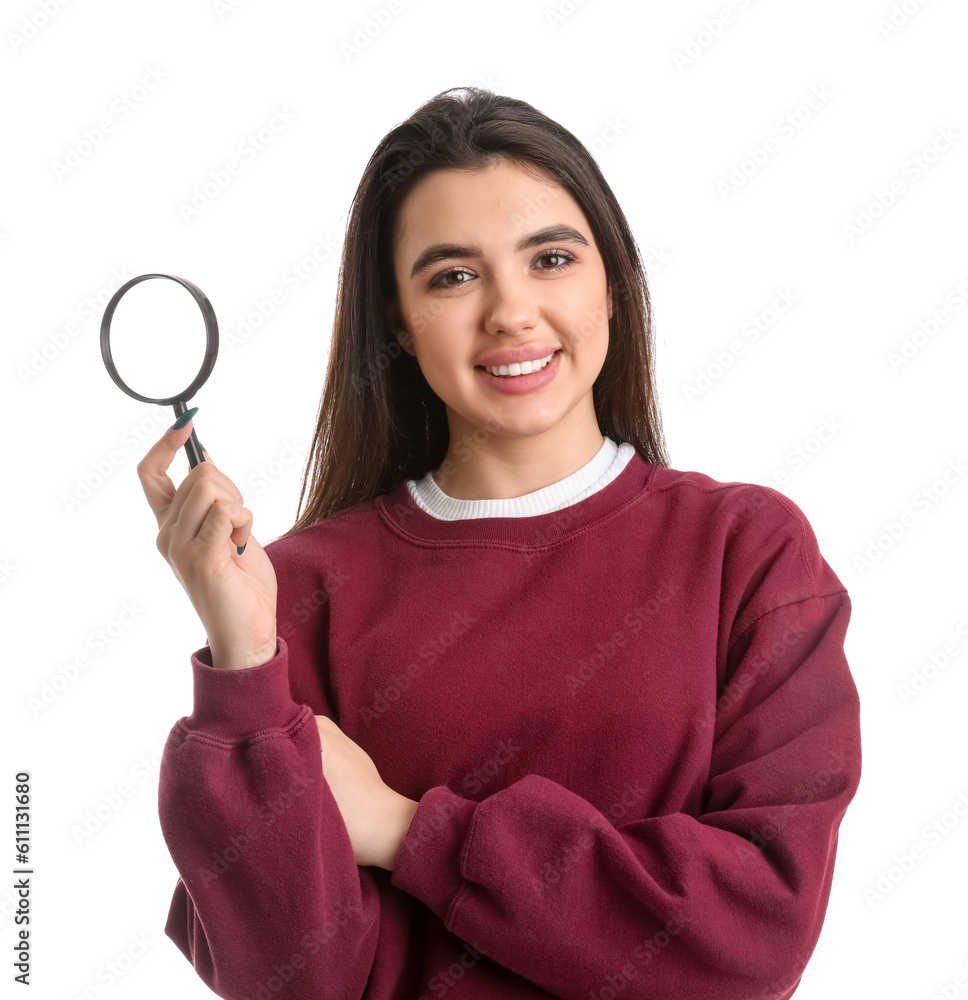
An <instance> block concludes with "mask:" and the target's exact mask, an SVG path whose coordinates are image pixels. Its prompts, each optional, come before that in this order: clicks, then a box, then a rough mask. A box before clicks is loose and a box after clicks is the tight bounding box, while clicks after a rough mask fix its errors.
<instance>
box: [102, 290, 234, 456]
mask: <svg viewBox="0 0 968 1000" xmlns="http://www.w3.org/2000/svg"><path fill="white" fill-rule="evenodd" d="M149 278H160V279H164V280H162V281H148V279H149ZM142 282H147V284H142ZM186 292H187V293H190V295H189V294H186ZM112 324H113V329H112ZM203 332H204V334H205V355H204V358H203V359H202V366H201V368H199V369H198V374H197V375H196V376H195V379H194V381H193V382H192V383H191V384H190V385H189V386H188V388H187V389H182V390H181V391H180V392H179V391H174V392H172V391H170V390H172V389H176V388H177V386H179V385H184V382H179V381H177V380H178V379H180V378H184V375H185V371H186V370H188V371H191V368H190V367H188V365H190V364H192V362H191V360H190V359H191V357H192V355H193V354H194V356H195V357H197V351H198V345H199V342H200V339H201V334H202V333H203ZM112 333H113V334H114V352H113V353H112V350H111V340H110V338H111V334H112ZM149 345H150V346H149ZM217 355H218V322H217V320H216V319H215V310H214V309H213V308H212V303H211V302H209V301H208V299H207V298H206V296H205V293H204V292H203V291H202V290H201V289H200V288H199V287H198V286H197V285H194V284H192V282H190V281H188V280H186V279H185V278H176V277H175V275H173V274H139V275H138V277H137V278H132V279H131V280H130V281H127V282H125V284H123V285H122V286H121V287H120V288H119V289H118V290H117V291H116V292H115V293H114V295H112V296H111V301H110V302H108V304H107V307H106V308H105V310H104V316H103V317H102V318H101V358H102V359H103V361H104V367H105V368H107V370H108V374H109V375H110V376H111V378H112V379H114V382H115V384H116V385H117V386H118V387H119V388H120V389H122V390H123V391H124V392H126V393H127V394H128V395H129V396H133V397H134V398H135V399H140V400H141V401H142V402H143V403H157V404H158V405H159V406H173V407H174V409H175V418H176V419H177V418H178V417H180V416H181V415H182V414H183V413H185V412H186V411H187V409H188V406H187V405H186V404H187V402H188V401H189V400H190V399H191V398H192V396H194V395H195V393H196V392H197V391H198V390H199V389H200V388H201V387H202V386H203V385H204V384H205V382H206V380H207V379H208V377H209V375H211V373H212V368H213V367H214V366H215V358H216V356H217ZM115 356H117V358H118V360H119V361H120V363H121V367H122V369H124V371H125V372H127V373H128V378H129V379H133V380H134V381H135V382H136V383H137V384H138V385H140V386H141V387H142V388H144V389H146V390H147V391H150V392H153V393H155V394H156V395H151V396H148V395H142V394H141V393H140V392H135V391H134V389H132V388H131V387H130V386H129V385H128V384H127V383H126V382H125V381H124V380H123V379H122V378H121V376H120V375H119V374H118V369H117V368H116V367H115ZM185 452H186V453H187V454H188V465H189V468H190V469H194V468H195V466H196V465H198V463H199V462H204V461H205V459H204V458H203V457H202V449H201V448H200V447H199V445H198V438H196V437H195V428H194V426H193V427H192V433H191V435H190V436H189V438H188V440H187V441H186V442H185Z"/></svg>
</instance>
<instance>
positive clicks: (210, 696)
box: [184, 636, 301, 739]
mask: <svg viewBox="0 0 968 1000" xmlns="http://www.w3.org/2000/svg"><path fill="white" fill-rule="evenodd" d="M276 643H277V644H278V649H277V651H276V655H275V656H274V657H273V658H272V659H271V660H267V661H266V662H265V663H260V664H259V665H258V666H255V667H245V668H243V669H241V670H229V669H222V668H219V667H213V666H212V651H211V649H210V647H209V646H207V645H205V646H202V647H201V649H196V650H195V652H194V653H192V674H193V678H194V710H193V711H192V714H191V715H190V716H188V718H187V719H185V720H184V722H185V725H186V726H187V727H188V728H189V729H196V730H204V731H205V733H206V734H208V735H211V736H217V737H222V738H225V739H238V738H241V737H243V736H247V735H249V734H251V733H253V732H257V731H258V730H260V729H272V728H279V727H284V726H287V725H289V723H291V722H292V721H293V719H294V718H295V717H296V715H297V714H298V713H299V711H300V708H301V706H300V705H297V704H296V702H295V701H293V698H292V693H291V692H290V690H289V647H288V646H287V645H286V640H285V639H283V638H282V637H281V636H277V637H276Z"/></svg>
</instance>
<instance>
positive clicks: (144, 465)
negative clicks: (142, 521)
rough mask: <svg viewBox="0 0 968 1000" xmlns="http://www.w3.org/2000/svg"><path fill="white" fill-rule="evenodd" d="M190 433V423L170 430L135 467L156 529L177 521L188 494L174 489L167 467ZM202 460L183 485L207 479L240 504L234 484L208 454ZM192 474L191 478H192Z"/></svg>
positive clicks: (186, 490) (239, 495)
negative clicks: (167, 519) (165, 523)
mask: <svg viewBox="0 0 968 1000" xmlns="http://www.w3.org/2000/svg"><path fill="white" fill-rule="evenodd" d="M191 433H192V421H189V422H188V423H187V424H186V425H185V426H184V427H180V428H178V429H175V428H173V427H169V428H168V430H166V431H165V433H164V434H163V435H162V436H161V438H159V440H158V441H157V442H156V443H155V444H154V445H153V446H152V447H151V448H150V449H149V451H148V453H147V454H146V455H145V457H144V458H143V459H142V460H141V461H140V462H139V463H138V477H139V479H140V480H141V486H142V489H143V490H144V493H145V497H146V498H147V500H148V503H149V504H150V505H151V509H152V510H153V511H154V514H155V517H156V518H157V520H158V525H159V527H160V526H161V524H162V522H163V520H164V519H165V518H166V517H170V518H174V519H177V518H178V516H179V514H180V508H181V505H182V504H183V503H184V502H185V498H186V496H187V495H188V493H189V492H190V491H191V485H189V487H188V488H186V489H184V490H182V489H181V488H180V487H179V488H178V489H176V488H175V485H174V483H173V482H172V481H171V479H170V478H169V477H168V475H167V469H168V467H169V466H170V465H171V463H172V460H173V459H174V457H175V455H176V454H177V452H178V450H179V449H180V448H182V447H184V445H185V442H186V441H187V440H188V438H189V437H190V436H191ZM204 456H205V460H204V461H203V462H200V463H199V464H198V465H196V466H195V468H194V469H190V470H189V473H188V475H187V476H186V477H185V480H184V482H189V480H191V482H197V481H198V478H199V477H200V476H203V475H204V476H210V477H212V478H213V479H214V481H215V482H216V483H218V484H219V485H220V486H221V488H222V490H223V492H225V493H227V494H228V495H230V496H232V497H234V498H235V500H236V501H237V502H238V503H242V494H241V493H240V492H239V489H238V487H237V486H236V485H235V483H233V482H232V480H231V479H229V477H228V476H226V475H225V474H224V473H223V472H220V471H219V469H218V466H216V465H215V462H214V461H213V460H212V459H211V457H210V456H209V455H208V452H207V451H206V452H205V453H204ZM198 470H200V471H198ZM193 474H194V478H192V477H193Z"/></svg>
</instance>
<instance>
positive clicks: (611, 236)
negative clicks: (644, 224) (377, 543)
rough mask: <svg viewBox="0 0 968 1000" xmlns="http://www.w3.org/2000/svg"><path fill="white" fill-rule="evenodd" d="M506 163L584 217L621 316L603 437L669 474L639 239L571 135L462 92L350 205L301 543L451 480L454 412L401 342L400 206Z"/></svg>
mask: <svg viewBox="0 0 968 1000" xmlns="http://www.w3.org/2000/svg"><path fill="white" fill-rule="evenodd" d="M497 159H505V160H509V161H514V162H516V163H517V164H520V165H521V166H522V167H524V168H526V169H529V170H535V169H537V170H538V171H541V172H543V173H544V174H547V175H550V176H551V177H552V178H553V179H554V180H555V181H556V182H557V183H558V184H559V185H561V186H562V187H563V188H565V189H566V190H567V191H568V192H569V193H570V194H571V196H572V197H573V198H574V199H575V201H576V202H577V203H578V205H579V206H580V207H581V210H582V212H583V213H584V215H585V218H586V219H587V220H588V223H589V225H590V227H591V229H592V233H593V235H594V238H595V243H596V244H597V246H598V249H599V252H600V253H601V256H602V260H603V263H604V266H605V274H606V278H607V280H608V283H609V287H610V289H611V295H612V303H613V311H612V316H611V319H610V320H609V324H608V329H609V343H608V351H607V353H606V356H605V362H604V364H603V366H602V370H601V372H600V373H599V376H598V378H597V379H596V380H595V383H594V386H593V389H592V395H593V399H594V404H595V414H596V416H597V418H598V425H599V429H600V430H601V432H602V434H603V435H606V436H608V437H610V438H612V439H613V440H614V441H615V442H616V443H618V444H622V443H623V442H626V441H628V442H630V443H631V444H632V445H633V446H634V447H635V449H636V451H637V452H638V453H639V454H640V455H641V456H642V457H643V458H644V459H645V460H646V461H647V462H651V463H653V464H655V465H662V466H668V465H669V460H668V458H667V456H666V451H665V442H664V438H663V432H662V426H661V417H660V413H659V409H658V405H657V402H656V391H655V381H654V376H653V329H652V304H651V301H650V299H649V290H648V284H647V281H646V276H645V271H644V269H643V266H642V262H641V258H640V256H639V252H638V248H637V246H636V244H635V240H634V239H633V237H632V232H631V229H630V228H629V224H628V222H627V220H626V218H625V215H624V214H623V213H622V210H621V208H620V207H619V204H618V202H617V201H616V199H615V195H614V194H613V193H612V190H611V188H610V187H609V186H608V184H607V182H606V181H605V178H604V177H603V176H602V174H601V171H600V170H599V169H598V164H597V163H596V162H595V160H594V159H593V158H592V156H591V154H590V153H589V152H588V150H587V149H586V148H585V147H584V145H582V143H581V142H579V140H578V139H577V138H576V137H575V136H574V135H572V133H571V132H569V131H568V130H567V129H565V128H563V127H562V126H561V125H559V124H558V123H557V122H555V121H552V119H550V118H548V117H547V116H546V115H544V114H542V113H541V112H540V111H538V110H536V109H535V108H533V107H532V106H531V105H530V104H528V103H526V102H525V101H521V100H516V99H514V98H511V97H503V96H501V95H498V94H495V93H493V92H492V91H489V90H483V89H481V88H478V87H452V88H450V89H449V90H445V91H442V92H441V93H440V94H437V96H436V97H432V98H431V99H430V100H429V101H427V102H426V103H424V104H423V105H421V107H419V108H418V109H417V110H416V111H415V112H414V113H413V114H412V115H411V116H410V117H409V118H408V119H407V120H406V121H404V122H403V123H401V124H400V125H398V126H397V127H396V128H394V129H393V130H392V131H390V132H388V133H387V135H386V136H385V137H384V138H383V139H382V140H381V141H380V143H379V145H378V146H377V147H376V149H375V150H374V152H373V155H372V156H371V157H370V160H369V162H368V163H367V165H366V168H365V170H364V171H363V177H362V179H361V180H360V184H359V187H358V188H357V190H356V194H355V196H354V198H353V203H352V206H351V208H350V215H349V220H348V222H347V228H346V239H345V242H344V243H343V256H342V260H341V262H340V272H339V284H338V288H337V297H336V311H335V319H334V324H333V339H332V343H331V347H330V355H329V366H328V368H327V371H326V379H325V383H324V385H323V392H322V397H321V400H320V404H319V413H318V418H317V423H316V432H315V435H314V439H313V444H312V448H311V450H310V453H309V456H308V458H307V461H306V469H305V471H304V473H303V481H302V490H301V491H300V494H299V506H301V505H302V502H303V498H304V496H305V495H306V488H307V485H308V486H309V497H308V500H307V503H306V507H305V510H303V512H302V514H298V509H297V514H298V516H297V520H296V522H295V524H294V525H293V527H292V528H290V529H289V530H290V531H296V530H299V529H301V528H306V527H309V526H310V525H312V524H315V523H316V522H317V521H320V520H322V519H323V518H325V517H329V516H331V515H334V514H337V513H339V512H340V511H343V510H347V509H349V508H351V507H354V506H356V505H357V504H360V503H363V502H364V501H366V500H370V499H372V498H373V497H376V496H380V495H382V494H386V493H389V492H391V491H392V490H393V489H394V488H395V487H396V486H398V485H399V484H400V482H401V481H402V480H403V479H419V478H421V477H422V476H424V475H426V473H428V472H429V471H431V470H432V469H436V468H438V467H439V466H440V464H441V462H442V461H443V459H444V456H445V454H446V452H447V448H448V444H449V428H448V423H447V411H446V408H445V406H444V403H443V401H442V400H441V399H440V398H439V397H438V396H437V395H436V393H434V391H433V390H432V389H431V388H430V386H429V385H428V383H427V380H426V379H425V378H424V376H423V373H422V372H421V371H420V367H419V365H418V363H417V359H416V358H415V357H413V356H412V355H411V354H409V353H407V352H406V351H404V350H403V348H402V347H401V346H400V344H399V343H398V341H397V339H396V337H395V336H394V334H393V332H392V330H391V327H390V321H389V316H388V305H389V304H392V303H395V302H396V301H397V288H396V278H395V274H394V269H393V248H394V241H395V239H396V225H397V220H398V217H399V211H400V206H401V204H402V202H403V201H404V199H405V198H406V196H407V193H408V192H409V191H410V189H411V188H412V187H413V186H414V184H415V183H416V182H417V181H418V180H419V179H420V178H421V177H423V176H424V175H425V174H427V173H429V172H431V171H433V170H439V169H446V168H465V169H474V170H477V169H485V168H487V167H488V166H490V165H491V164H493V163H494V162H495V160H497Z"/></svg>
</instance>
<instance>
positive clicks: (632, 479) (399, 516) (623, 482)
mask: <svg viewBox="0 0 968 1000" xmlns="http://www.w3.org/2000/svg"><path fill="white" fill-rule="evenodd" d="M613 444H614V442H613ZM623 447H624V446H618V447H617V452H616V455H615V457H616V458H617V457H618V453H619V452H621V451H622V448H623ZM628 448H630V449H631V455H630V456H629V457H628V459H627V460H626V464H625V466H624V468H622V470H621V471H620V472H619V473H618V474H617V475H616V476H615V478H614V479H612V480H611V481H610V482H609V483H608V484H607V485H606V486H603V487H602V488H601V489H598V490H596V491H594V492H592V493H590V494H589V495H586V496H584V498H583V499H581V500H577V501H575V502H573V503H571V504H566V506H564V507H562V508H560V509H558V510H553V511H548V512H546V513H543V514H534V515H527V516H518V517H508V516H493V515H492V516H484V517H469V518H460V519H458V520H444V519H443V518H439V517H435V516H434V515H433V514H430V513H428V512H427V511H426V510H424V509H423V508H422V507H421V506H420V505H419V504H418V503H417V501H416V500H415V499H414V497H413V494H412V493H411V491H410V486H409V485H408V483H409V482H412V480H402V481H401V482H400V483H399V484H398V485H397V487H396V488H395V489H394V490H392V491H391V492H390V493H388V494H386V495H385V496H380V497H377V498H376V499H375V501H374V503H375V505H376V509H377V511H378V512H379V514H380V516H381V517H382V518H383V520H384V522H385V523H386V524H387V526H388V527H389V528H390V529H391V530H393V531H395V532H396V533H397V534H399V535H401V536H403V537H405V538H407V539H408V540H410V541H413V542H417V543H424V544H430V545H453V544H456V545H499V546H509V547H513V548H517V549H537V548H544V547H546V546H548V545H554V544H556V543H558V542H560V541H563V540H564V539H565V538H568V537H570V536H572V535H576V534H579V533H580V532H582V531H586V530H587V529H589V528H590V527H592V526H594V525H598V524H599V523H602V522H604V521H606V520H610V519H611V518H613V517H620V516H621V514H622V511H623V510H624V508H625V507H627V506H628V505H629V504H630V503H632V502H633V501H634V500H635V499H636V498H637V497H638V496H639V494H640V493H642V492H643V491H644V490H645V489H647V488H648V484H649V482H650V481H651V479H652V475H653V473H654V472H655V469H656V466H654V465H652V464H651V463H649V462H646V461H645V459H644V458H642V456H641V455H640V454H639V453H638V452H637V451H635V449H634V447H633V446H632V445H631V444H630V445H628ZM600 454H601V453H600ZM605 455H606V458H607V452H606V453H605ZM598 457H599V456H598V455H596V456H595V458H594V459H592V462H595V461H596V459H598ZM589 464H591V463H589ZM611 465H612V460H609V461H608V462H607V467H610V466H611ZM584 468H585V467H584V466H583V467H582V469H579V470H578V472H579V473H581V472H582V471H583V469H584ZM571 478H572V477H571V476H569V477H566V479H565V480H562V482H566V481H567V480H568V479H571ZM595 478H596V479H597V478H600V477H599V476H596V477H595ZM554 485H559V484H554ZM589 485H591V484H589ZM547 488H548V487H545V489H547ZM535 492H536V493H541V492H543V491H542V490H536V491H535ZM450 499H453V498H450ZM514 499H515V500H520V499H522V498H521V497H515V498H514ZM460 502H463V503H478V502H482V501H460Z"/></svg>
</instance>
